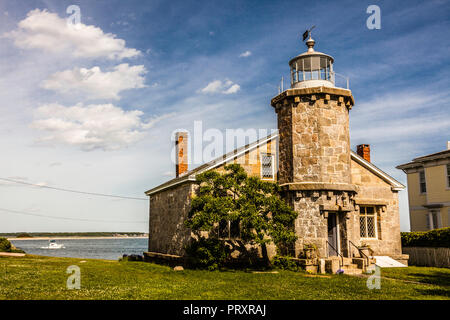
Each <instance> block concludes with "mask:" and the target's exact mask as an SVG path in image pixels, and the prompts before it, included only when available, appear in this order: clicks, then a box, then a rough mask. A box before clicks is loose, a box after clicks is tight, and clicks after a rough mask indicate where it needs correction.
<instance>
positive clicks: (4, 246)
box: [0, 238, 25, 253]
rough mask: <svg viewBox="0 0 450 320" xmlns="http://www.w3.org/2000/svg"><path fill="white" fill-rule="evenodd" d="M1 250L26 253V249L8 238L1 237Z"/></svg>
mask: <svg viewBox="0 0 450 320" xmlns="http://www.w3.org/2000/svg"><path fill="white" fill-rule="evenodd" d="M0 252H13V253H25V251H23V250H20V249H17V248H16V247H14V245H12V244H11V242H9V240H8V239H6V238H0Z"/></svg>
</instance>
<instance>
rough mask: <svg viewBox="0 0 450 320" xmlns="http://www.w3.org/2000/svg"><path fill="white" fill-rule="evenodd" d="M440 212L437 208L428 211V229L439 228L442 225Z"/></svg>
mask: <svg viewBox="0 0 450 320" xmlns="http://www.w3.org/2000/svg"><path fill="white" fill-rule="evenodd" d="M440 220H441V219H440V216H439V212H438V211H437V210H431V211H430V212H428V217H427V224H428V230H433V229H438V228H440V227H441V221H440Z"/></svg>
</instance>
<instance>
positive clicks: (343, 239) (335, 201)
mask: <svg viewBox="0 0 450 320" xmlns="http://www.w3.org/2000/svg"><path fill="white" fill-rule="evenodd" d="M287 196H288V199H289V200H288V201H289V202H290V203H291V205H292V206H293V208H294V210H295V211H296V212H298V213H299V215H298V217H297V219H296V221H295V232H296V234H297V236H298V240H297V241H296V243H295V256H296V257H298V256H299V254H300V253H301V252H302V251H303V247H304V245H306V244H314V245H315V246H316V247H317V249H318V254H319V256H320V257H326V256H327V254H328V253H327V250H328V248H327V240H328V217H329V216H330V215H336V216H337V223H338V226H339V227H338V228H339V230H340V233H339V234H340V237H339V240H338V241H339V248H340V250H341V253H343V254H344V256H347V255H348V244H347V238H348V237H349V236H350V235H349V230H351V228H348V222H347V220H348V219H347V217H348V216H349V215H350V214H351V212H352V211H353V210H354V207H353V205H352V203H353V202H352V201H351V199H352V198H353V197H354V192H352V191H343V190H334V191H331V190H315V191H314V190H304V191H296V192H289V193H287Z"/></svg>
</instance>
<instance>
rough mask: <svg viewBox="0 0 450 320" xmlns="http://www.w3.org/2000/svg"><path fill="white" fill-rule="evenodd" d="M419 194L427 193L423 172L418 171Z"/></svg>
mask: <svg viewBox="0 0 450 320" xmlns="http://www.w3.org/2000/svg"><path fill="white" fill-rule="evenodd" d="M419 184H420V193H426V192H427V182H426V180H425V171H423V170H422V171H419Z"/></svg>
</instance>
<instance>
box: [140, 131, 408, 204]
mask: <svg viewBox="0 0 450 320" xmlns="http://www.w3.org/2000/svg"><path fill="white" fill-rule="evenodd" d="M277 138H278V133H274V134H271V135H269V136H267V137H265V138H263V139H260V140H257V141H255V142H253V143H250V144H248V145H245V146H243V147H240V148H238V149H235V150H233V151H231V152H228V153H227V154H224V155H223V156H221V157H218V158H216V159H214V160H212V161H210V162H208V163H205V164H203V165H201V166H199V167H197V168H195V169H193V170H190V171H188V172H186V173H184V174H183V175H182V176H180V177H177V178H174V179H172V180H169V181H167V182H165V183H163V184H161V185H159V186H157V187H155V188H153V189H150V190H148V191H146V192H145V194H146V195H148V196H150V195H152V194H155V193H158V192H160V191H163V190H165V189H169V188H172V187H174V186H176V185H178V184H181V183H185V182H187V181H191V182H194V181H195V176H196V175H197V174H200V173H203V172H205V171H208V170H211V169H214V168H217V167H219V166H221V165H222V164H224V163H227V162H229V161H232V160H233V159H235V158H237V157H238V156H240V155H242V154H245V153H246V152H249V151H251V150H253V149H255V148H257V147H259V146H261V145H264V144H265V143H267V142H269V141H272V140H275V139H277ZM351 159H352V160H354V161H356V162H358V163H359V164H360V165H361V166H363V167H364V168H366V169H367V170H369V171H371V172H372V173H373V174H375V175H377V176H378V177H380V178H381V179H383V180H384V181H386V182H387V183H389V184H390V185H391V186H392V190H395V191H399V190H403V189H405V186H404V185H403V184H401V183H400V182H398V181H397V180H395V179H394V178H392V177H391V176H389V175H388V174H387V173H386V172H384V171H382V170H381V169H379V168H377V167H376V166H375V165H374V164H372V163H371V162H368V161H366V160H364V159H363V158H362V157H360V156H359V155H358V154H356V153H355V152H353V151H351Z"/></svg>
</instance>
